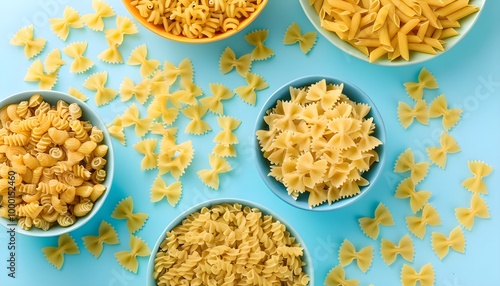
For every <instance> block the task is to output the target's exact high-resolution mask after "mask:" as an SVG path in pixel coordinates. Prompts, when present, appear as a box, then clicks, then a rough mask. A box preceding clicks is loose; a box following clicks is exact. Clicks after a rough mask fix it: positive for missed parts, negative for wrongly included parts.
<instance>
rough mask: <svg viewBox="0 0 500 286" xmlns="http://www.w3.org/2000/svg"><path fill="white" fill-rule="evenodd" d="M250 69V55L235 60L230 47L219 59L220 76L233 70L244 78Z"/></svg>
mask: <svg viewBox="0 0 500 286" xmlns="http://www.w3.org/2000/svg"><path fill="white" fill-rule="evenodd" d="M251 67H252V55H251V54H245V55H243V56H241V57H239V58H236V54H235V53H234V51H233V50H232V49H231V48H230V47H226V49H224V52H222V55H221V56H220V58H219V69H220V72H221V73H222V74H226V73H228V72H230V71H232V70H233V68H234V69H236V72H238V74H239V75H241V76H242V77H245V76H246V75H247V73H248V72H249V71H250V68H251Z"/></svg>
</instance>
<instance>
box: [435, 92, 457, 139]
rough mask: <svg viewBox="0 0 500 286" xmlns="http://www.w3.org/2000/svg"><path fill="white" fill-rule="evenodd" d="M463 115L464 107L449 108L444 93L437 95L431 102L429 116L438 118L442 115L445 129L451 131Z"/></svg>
mask: <svg viewBox="0 0 500 286" xmlns="http://www.w3.org/2000/svg"><path fill="white" fill-rule="evenodd" d="M461 115H462V109H460V108H453V109H448V103H447V102H446V97H445V95H444V94H441V95H440V96H438V97H436V98H435V99H434V100H433V101H432V102H431V103H430V104H429V117H431V118H436V117H440V116H442V122H443V127H444V130H445V131H449V130H450V129H451V128H452V127H453V126H455V125H457V123H458V121H460V117H461Z"/></svg>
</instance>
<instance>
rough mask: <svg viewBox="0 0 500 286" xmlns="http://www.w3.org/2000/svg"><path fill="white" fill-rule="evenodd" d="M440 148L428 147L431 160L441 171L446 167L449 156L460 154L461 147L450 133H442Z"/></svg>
mask: <svg viewBox="0 0 500 286" xmlns="http://www.w3.org/2000/svg"><path fill="white" fill-rule="evenodd" d="M439 143H440V144H441V146H440V147H427V148H426V150H427V154H428V155H429V159H430V160H431V161H432V162H433V163H434V164H436V165H437V166H439V167H440V168H441V169H444V168H445V167H446V161H447V155H448V154H449V153H450V154H451V153H458V152H460V151H461V150H460V146H458V143H457V141H456V140H455V138H453V137H452V136H451V135H450V134H449V133H445V132H442V133H441V137H440V138H439Z"/></svg>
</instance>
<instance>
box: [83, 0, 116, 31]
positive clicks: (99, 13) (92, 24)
mask: <svg viewBox="0 0 500 286" xmlns="http://www.w3.org/2000/svg"><path fill="white" fill-rule="evenodd" d="M92 9H94V11H95V13H94V14H86V15H83V16H82V21H83V22H84V23H85V25H86V26H87V27H89V28H90V29H92V30H94V31H103V30H104V21H103V18H108V17H112V16H114V15H115V11H113V8H112V7H111V6H110V5H109V4H108V3H106V2H104V1H102V0H92Z"/></svg>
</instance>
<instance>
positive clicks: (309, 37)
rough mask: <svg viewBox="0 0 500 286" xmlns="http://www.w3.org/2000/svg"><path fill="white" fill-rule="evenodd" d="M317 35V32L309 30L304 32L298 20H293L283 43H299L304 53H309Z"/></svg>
mask: <svg viewBox="0 0 500 286" xmlns="http://www.w3.org/2000/svg"><path fill="white" fill-rule="evenodd" d="M317 36H318V35H317V33H316V32H307V33H305V34H302V31H301V30H300V26H299V24H297V22H292V24H290V26H288V28H287V29H286V31H285V37H284V38H283V44H285V45H292V44H295V43H299V47H300V50H301V51H302V52H303V53H304V54H307V53H309V51H311V49H312V48H313V47H314V45H315V44H316V39H317Z"/></svg>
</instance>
